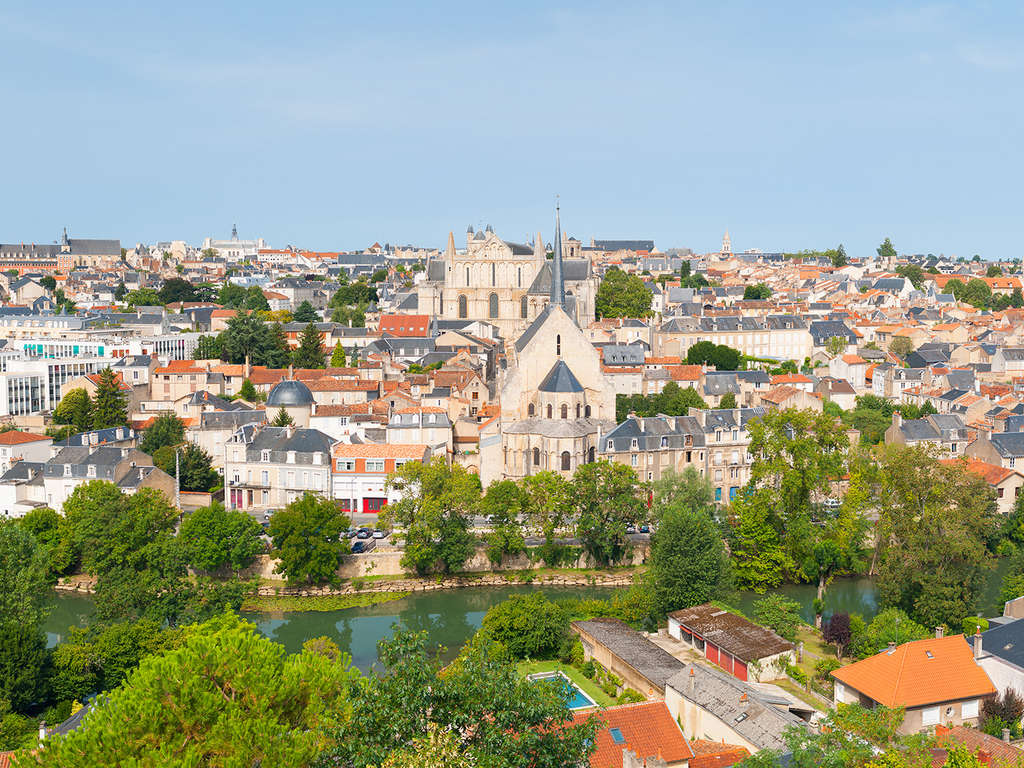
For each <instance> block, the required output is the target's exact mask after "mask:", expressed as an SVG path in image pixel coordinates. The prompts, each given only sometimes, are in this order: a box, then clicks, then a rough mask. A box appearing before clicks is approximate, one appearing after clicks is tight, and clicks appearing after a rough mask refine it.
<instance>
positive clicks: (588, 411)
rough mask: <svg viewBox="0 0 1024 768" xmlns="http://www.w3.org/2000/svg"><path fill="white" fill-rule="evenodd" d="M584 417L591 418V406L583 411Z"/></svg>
mask: <svg viewBox="0 0 1024 768" xmlns="http://www.w3.org/2000/svg"><path fill="white" fill-rule="evenodd" d="M583 415H584V416H586V417H587V418H588V419H589V418H590V406H589V405H588V406H587V407H586V408H584V409H583Z"/></svg>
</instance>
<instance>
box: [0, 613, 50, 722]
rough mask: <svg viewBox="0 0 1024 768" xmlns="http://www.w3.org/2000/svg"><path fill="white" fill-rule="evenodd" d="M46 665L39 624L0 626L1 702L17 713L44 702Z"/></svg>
mask: <svg viewBox="0 0 1024 768" xmlns="http://www.w3.org/2000/svg"><path fill="white" fill-rule="evenodd" d="M48 662H49V653H48V652H47V650H46V635H45V633H44V632H43V630H42V627H41V625H40V624H38V623H27V624H22V623H19V622H16V621H9V620H5V621H3V622H0V700H5V701H7V702H8V703H9V704H10V706H11V708H12V709H13V710H14V711H16V712H24V711H25V710H27V709H29V708H30V707H31V706H32V705H33V704H38V703H41V702H43V701H45V700H46V693H47V691H46V689H47V685H46V668H47V665H48Z"/></svg>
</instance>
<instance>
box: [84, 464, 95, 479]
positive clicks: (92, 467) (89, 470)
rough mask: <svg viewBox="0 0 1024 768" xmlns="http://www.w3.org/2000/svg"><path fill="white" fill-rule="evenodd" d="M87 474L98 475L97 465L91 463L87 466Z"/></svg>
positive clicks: (87, 475)
mask: <svg viewBox="0 0 1024 768" xmlns="http://www.w3.org/2000/svg"><path fill="white" fill-rule="evenodd" d="M85 476H86V477H96V465H95V464H90V465H89V466H88V467H86V468H85Z"/></svg>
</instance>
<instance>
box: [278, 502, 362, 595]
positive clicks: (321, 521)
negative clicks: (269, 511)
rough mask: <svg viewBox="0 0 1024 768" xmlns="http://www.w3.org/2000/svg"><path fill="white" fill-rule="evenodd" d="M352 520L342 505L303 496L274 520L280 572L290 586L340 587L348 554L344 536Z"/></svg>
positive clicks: (280, 512)
mask: <svg viewBox="0 0 1024 768" xmlns="http://www.w3.org/2000/svg"><path fill="white" fill-rule="evenodd" d="M348 525H349V518H348V517H347V516H346V515H345V514H344V513H342V511H341V510H340V509H339V508H338V505H337V504H336V503H335V502H333V501H329V500H328V499H324V498H321V497H319V496H316V495H314V494H312V493H308V492H307V493H305V494H303V496H302V498H301V499H297V500H295V501H293V502H292V503H291V504H289V505H288V506H287V507H285V508H284V509H280V510H278V511H277V512H275V513H274V514H273V516H272V517H271V518H270V537H271V539H273V542H274V549H275V551H276V552H275V553H276V555H277V557H278V558H279V559H280V561H281V562H280V564H279V565H278V572H279V573H282V574H284V576H285V577H286V578H287V579H288V583H289V584H326V583H331V584H337V583H338V565H340V563H341V556H342V555H343V554H344V553H345V552H347V551H348V549H349V547H348V542H347V540H345V539H344V538H343V537H342V535H341V534H342V533H343V532H344V531H345V529H346V528H348Z"/></svg>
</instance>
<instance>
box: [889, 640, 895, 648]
mask: <svg viewBox="0 0 1024 768" xmlns="http://www.w3.org/2000/svg"><path fill="white" fill-rule="evenodd" d="M889 650H890V651H895V650H896V641H895V640H890V641H889Z"/></svg>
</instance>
